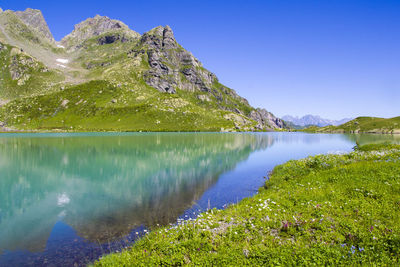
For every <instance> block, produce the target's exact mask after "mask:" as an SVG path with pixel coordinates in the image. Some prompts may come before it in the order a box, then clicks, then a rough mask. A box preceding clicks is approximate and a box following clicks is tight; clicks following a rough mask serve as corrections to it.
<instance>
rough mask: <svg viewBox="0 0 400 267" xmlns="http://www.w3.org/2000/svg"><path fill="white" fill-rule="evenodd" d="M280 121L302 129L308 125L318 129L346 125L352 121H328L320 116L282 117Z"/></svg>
mask: <svg viewBox="0 0 400 267" xmlns="http://www.w3.org/2000/svg"><path fill="white" fill-rule="evenodd" d="M282 119H283V120H284V121H287V122H291V123H293V124H294V125H295V126H296V125H297V126H302V127H306V126H310V125H314V126H318V127H324V126H328V125H334V126H337V125H341V124H343V123H346V122H348V121H350V120H352V119H347V118H346V119H342V120H329V119H323V118H321V117H320V116H314V115H305V116H303V117H301V118H299V117H293V116H290V115H286V116H283V117H282Z"/></svg>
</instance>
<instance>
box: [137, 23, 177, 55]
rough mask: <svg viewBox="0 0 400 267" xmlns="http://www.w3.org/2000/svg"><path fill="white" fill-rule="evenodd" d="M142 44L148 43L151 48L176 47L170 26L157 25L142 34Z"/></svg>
mask: <svg viewBox="0 0 400 267" xmlns="http://www.w3.org/2000/svg"><path fill="white" fill-rule="evenodd" d="M141 42H142V44H146V45H148V46H149V47H150V48H153V49H162V48H165V49H171V48H176V47H178V43H177V42H176V40H175V37H174V32H173V31H172V29H171V27H170V26H168V25H167V26H165V27H163V26H158V27H156V28H154V29H152V30H150V31H148V32H146V33H145V34H143V36H142V40H141Z"/></svg>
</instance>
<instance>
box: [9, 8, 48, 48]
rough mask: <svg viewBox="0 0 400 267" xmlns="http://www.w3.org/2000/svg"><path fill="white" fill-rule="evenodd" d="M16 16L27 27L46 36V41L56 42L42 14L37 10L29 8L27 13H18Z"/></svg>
mask: <svg viewBox="0 0 400 267" xmlns="http://www.w3.org/2000/svg"><path fill="white" fill-rule="evenodd" d="M15 14H16V15H17V16H18V17H19V18H20V19H21V20H22V21H23V22H24V23H25V24H27V25H29V26H31V27H32V28H34V29H35V30H37V31H38V32H40V33H41V34H43V35H44V37H46V39H48V40H49V41H51V42H54V38H53V35H52V34H51V32H50V29H49V27H48V26H47V23H46V21H45V20H44V18H43V15H42V12H41V11H40V10H37V9H31V8H27V9H26V10H25V11H16V12H15Z"/></svg>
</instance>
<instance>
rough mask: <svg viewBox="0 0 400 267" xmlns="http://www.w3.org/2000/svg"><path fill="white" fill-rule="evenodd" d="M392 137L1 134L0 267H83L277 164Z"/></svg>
mask: <svg viewBox="0 0 400 267" xmlns="http://www.w3.org/2000/svg"><path fill="white" fill-rule="evenodd" d="M356 141H357V142H358V143H360V144H365V143H371V142H381V141H392V142H397V143H400V136H393V135H346V134H306V133H123V134H121V133H106V134H105V133H77V134H0V266H74V265H75V266H81V265H85V264H87V263H88V262H92V261H94V260H95V259H98V258H99V257H100V256H101V255H102V254H104V253H109V252H112V251H120V250H121V249H123V248H125V247H126V246H128V245H129V244H132V243H133V242H134V241H135V240H136V239H137V238H139V237H140V236H143V235H145V233H146V232H147V231H150V230H151V229H152V228H154V227H156V226H158V225H169V224H175V223H176V222H177V221H178V220H179V221H180V220H184V219H189V218H195V217H196V216H197V214H198V213H199V212H202V211H205V210H207V209H209V208H219V209H221V208H224V207H226V205H229V204H231V203H236V202H238V201H240V200H241V199H243V198H244V197H248V196H252V195H254V194H256V193H257V190H258V188H260V187H261V186H262V185H263V183H264V181H265V179H266V178H265V177H267V176H268V173H269V172H270V171H271V170H272V169H273V167H274V166H275V165H277V164H280V163H283V162H285V161H288V160H291V159H299V158H303V157H307V156H309V155H315V154H321V153H342V152H347V151H351V150H352V147H353V146H354V145H355V143H356Z"/></svg>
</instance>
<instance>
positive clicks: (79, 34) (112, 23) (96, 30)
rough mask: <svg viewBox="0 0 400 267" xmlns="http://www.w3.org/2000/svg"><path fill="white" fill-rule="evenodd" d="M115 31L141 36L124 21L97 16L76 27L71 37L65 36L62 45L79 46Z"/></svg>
mask: <svg viewBox="0 0 400 267" xmlns="http://www.w3.org/2000/svg"><path fill="white" fill-rule="evenodd" d="M114 30H125V31H127V32H129V33H130V35H132V36H135V37H139V36H140V34H138V33H137V32H134V31H132V30H130V29H129V27H128V26H127V25H126V24H125V23H123V22H122V21H119V20H114V19H110V18H109V17H107V16H100V15H96V16H95V17H94V18H88V19H86V20H85V21H82V22H81V23H79V24H77V25H75V26H74V30H73V31H72V32H71V33H70V34H69V35H67V36H65V37H64V38H63V39H62V40H61V43H62V44H63V45H66V46H71V42H72V43H74V44H79V43H81V42H83V41H85V40H87V39H89V38H91V37H94V36H98V35H101V34H103V33H106V32H109V31H114Z"/></svg>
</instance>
